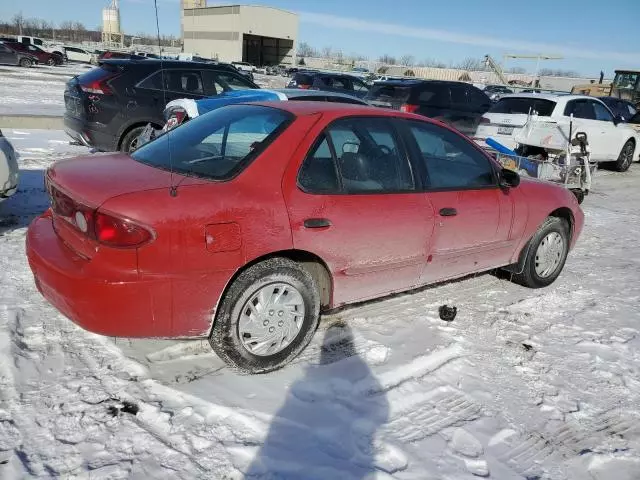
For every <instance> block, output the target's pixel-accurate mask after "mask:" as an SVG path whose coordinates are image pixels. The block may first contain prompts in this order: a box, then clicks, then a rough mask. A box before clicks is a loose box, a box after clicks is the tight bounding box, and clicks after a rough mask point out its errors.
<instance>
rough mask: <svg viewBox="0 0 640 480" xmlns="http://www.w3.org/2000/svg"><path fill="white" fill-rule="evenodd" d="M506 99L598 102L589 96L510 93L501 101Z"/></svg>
mask: <svg viewBox="0 0 640 480" xmlns="http://www.w3.org/2000/svg"><path fill="white" fill-rule="evenodd" d="M505 98H537V99H540V100H550V101H552V102H568V101H570V100H577V99H581V98H587V99H590V100H594V99H595V100H597V97H589V96H587V95H561V94H557V93H510V94H509V95H504V96H502V97H500V100H502V99H505Z"/></svg>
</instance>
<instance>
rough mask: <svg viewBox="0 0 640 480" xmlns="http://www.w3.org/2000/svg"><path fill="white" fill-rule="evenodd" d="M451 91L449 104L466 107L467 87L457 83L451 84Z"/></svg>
mask: <svg viewBox="0 0 640 480" xmlns="http://www.w3.org/2000/svg"><path fill="white" fill-rule="evenodd" d="M449 90H450V92H451V105H452V106H453V107H457V108H465V109H466V108H467V106H468V103H469V101H468V99H467V89H466V88H465V87H463V86H459V85H451V87H449Z"/></svg>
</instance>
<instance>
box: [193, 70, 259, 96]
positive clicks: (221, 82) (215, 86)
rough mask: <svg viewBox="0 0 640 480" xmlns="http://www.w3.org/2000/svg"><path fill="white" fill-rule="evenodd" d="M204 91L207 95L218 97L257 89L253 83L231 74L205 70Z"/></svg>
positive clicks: (203, 73) (203, 76) (203, 75)
mask: <svg viewBox="0 0 640 480" xmlns="http://www.w3.org/2000/svg"><path fill="white" fill-rule="evenodd" d="M202 78H203V80H204V89H205V92H206V94H207V95H217V94H219V93H222V92H229V91H233V90H250V89H254V88H256V87H255V86H254V85H253V84H251V82H249V81H247V80H246V79H244V78H242V76H241V75H237V74H234V73H231V72H216V71H215V70H203V71H202Z"/></svg>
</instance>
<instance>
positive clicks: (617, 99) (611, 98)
mask: <svg viewBox="0 0 640 480" xmlns="http://www.w3.org/2000/svg"><path fill="white" fill-rule="evenodd" d="M596 98H597V99H598V100H602V101H603V102H604V101H607V100H616V101H619V102H624V103H628V104H631V105H633V103H632V102H630V101H629V100H625V99H624V98H618V97H596Z"/></svg>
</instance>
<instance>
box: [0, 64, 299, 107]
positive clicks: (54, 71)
mask: <svg viewBox="0 0 640 480" xmlns="http://www.w3.org/2000/svg"><path fill="white" fill-rule="evenodd" d="M89 68H93V67H92V66H91V65H84V64H69V65H65V66H60V67H49V66H46V65H38V66H37V67H33V68H20V67H10V66H6V65H0V115H8V114H9V115H11V114H13V115H17V114H20V115H55V116H62V115H64V88H65V84H66V83H67V82H68V81H69V80H70V79H71V78H72V77H73V76H74V75H78V74H80V73H82V72H85V71H87V70H88V69H89ZM288 80H289V79H288V78H286V77H279V76H267V75H260V74H255V81H256V83H257V84H258V85H260V86H261V87H265V88H283V87H284V86H286V84H287V82H288Z"/></svg>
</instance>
